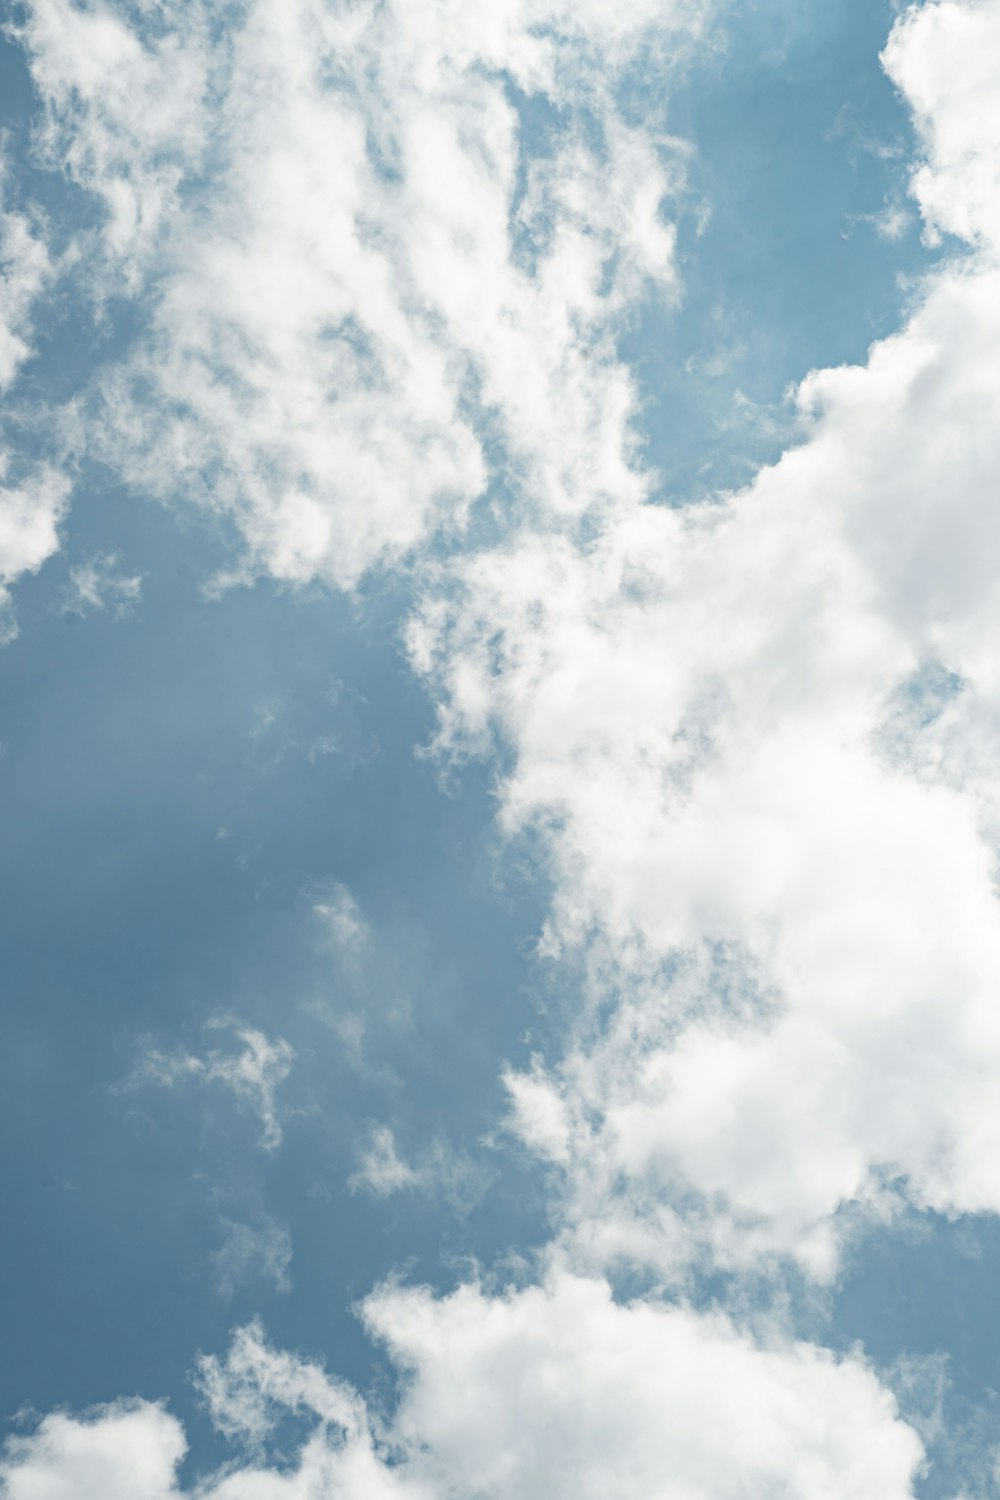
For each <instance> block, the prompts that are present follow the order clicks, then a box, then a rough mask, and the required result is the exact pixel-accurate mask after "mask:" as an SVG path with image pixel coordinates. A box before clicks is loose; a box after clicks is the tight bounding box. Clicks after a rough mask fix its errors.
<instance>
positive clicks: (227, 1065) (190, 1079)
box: [119, 1020, 295, 1153]
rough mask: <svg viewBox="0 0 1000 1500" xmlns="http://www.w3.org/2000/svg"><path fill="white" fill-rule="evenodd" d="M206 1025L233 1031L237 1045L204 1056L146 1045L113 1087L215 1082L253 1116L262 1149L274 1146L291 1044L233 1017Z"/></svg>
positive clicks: (129, 1088) (279, 1138)
mask: <svg viewBox="0 0 1000 1500" xmlns="http://www.w3.org/2000/svg"><path fill="white" fill-rule="evenodd" d="M212 1027H213V1029H215V1030H218V1029H220V1028H223V1029H231V1030H233V1031H234V1032H235V1040H236V1042H237V1043H239V1044H240V1045H239V1046H238V1047H236V1048H235V1049H232V1050H227V1049H225V1048H223V1047H212V1048H209V1049H208V1051H207V1052H206V1053H205V1054H204V1056H200V1055H199V1054H197V1053H195V1052H188V1051H185V1050H184V1049H183V1048H180V1049H177V1050H176V1051H173V1052H163V1051H160V1050H159V1049H158V1048H155V1047H153V1048H150V1049H149V1050H148V1051H146V1053H145V1054H144V1055H143V1057H142V1058H141V1059H140V1061H139V1062H138V1063H137V1064H136V1066H135V1067H134V1068H133V1070H132V1072H131V1073H130V1074H129V1076H128V1078H127V1079H126V1080H125V1082H124V1083H123V1084H121V1085H119V1089H120V1090H121V1091H128V1092H132V1091H134V1090H137V1089H141V1088H144V1087H149V1086H151V1085H153V1086H157V1085H158V1086H159V1087H161V1088H170V1089H173V1088H178V1087H182V1086H183V1085H185V1084H189V1083H190V1084H196V1085H200V1086H202V1087H209V1086H212V1085H217V1086H219V1087H222V1088H224V1089H226V1090H228V1092H229V1093H230V1094H232V1096H233V1098H234V1099H235V1101H236V1104H237V1106H238V1108H240V1109H241V1110H243V1111H245V1112H247V1113H249V1114H251V1115H253V1116H255V1117H256V1119H257V1121H258V1123H259V1125H260V1145H261V1147H262V1149H263V1150H264V1151H267V1152H269V1153H270V1152H274V1151H277V1149H278V1147H279V1146H280V1145H281V1142H282V1140H283V1138H284V1130H283V1125H282V1120H281V1111H280V1108H279V1105H278V1100H277V1092H278V1089H279V1088H280V1086H281V1085H282V1084H283V1083H284V1081H285V1079H286V1078H287V1077H288V1075H289V1073H290V1072H291V1070H292V1064H293V1063H294V1061H295V1050H294V1048H293V1047H292V1046H291V1045H290V1043H288V1042H286V1041H285V1039H284V1038H283V1037H276V1038H275V1039H274V1041H271V1040H270V1039H269V1038H268V1037H266V1036H265V1035H264V1033H263V1032H262V1031H258V1030H257V1028H256V1027H254V1026H245V1025H243V1024H242V1023H240V1022H238V1021H234V1020H217V1021H215V1022H213V1023H212Z"/></svg>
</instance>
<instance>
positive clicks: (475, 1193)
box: [348, 1124, 488, 1210]
mask: <svg viewBox="0 0 1000 1500" xmlns="http://www.w3.org/2000/svg"><path fill="white" fill-rule="evenodd" d="M487 1184H488V1178H487V1175H486V1174H485V1172H484V1171H483V1169H482V1168H481V1167H479V1166H477V1165H476V1163H475V1162H474V1161H472V1159H471V1158H470V1157H468V1156H466V1155H465V1154H464V1153H463V1152H460V1151H457V1150H456V1149H455V1148H454V1147H453V1146H450V1145H449V1144H448V1143H447V1142H446V1141H443V1140H435V1141H433V1142H432V1143H431V1144H430V1145H429V1146H427V1147H425V1148H423V1149H422V1150H421V1151H419V1152H418V1153H417V1154H416V1156H414V1157H412V1158H411V1159H410V1160H407V1159H406V1158H405V1157H402V1156H400V1154H399V1150H398V1147H397V1145H396V1137H395V1134H394V1132H393V1130H392V1128H391V1127H390V1126H389V1125H375V1124H373V1125H372V1126H371V1127H370V1128H369V1131H368V1139H367V1143H366V1145H365V1146H364V1148H363V1149H362V1151H361V1152H360V1153H359V1155H358V1162H357V1166H356V1167H355V1169H354V1171H353V1172H352V1173H351V1176H350V1178H349V1179H348V1186H349V1187H350V1189H351V1191H352V1192H354V1193H357V1192H365V1193H370V1194H371V1195H372V1196H373V1197H375V1198H389V1197H391V1196H392V1195H393V1194H394V1193H400V1192H406V1193H420V1194H423V1195H426V1196H428V1197H436V1198H443V1199H444V1200H445V1201H446V1202H448V1203H450V1204H452V1205H453V1206H454V1207H455V1208H457V1209H460V1210H463V1209H468V1208H471V1207H472V1205H473V1204H474V1203H475V1202H477V1201H478V1199H480V1198H481V1197H482V1195H483V1192H484V1190H485V1188H486V1186H487Z"/></svg>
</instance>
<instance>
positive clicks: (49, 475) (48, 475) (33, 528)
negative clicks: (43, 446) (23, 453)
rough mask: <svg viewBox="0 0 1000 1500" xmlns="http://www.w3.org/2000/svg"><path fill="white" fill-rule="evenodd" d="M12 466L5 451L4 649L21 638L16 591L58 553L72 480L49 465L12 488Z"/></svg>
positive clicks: (0, 623)
mask: <svg viewBox="0 0 1000 1500" xmlns="http://www.w3.org/2000/svg"><path fill="white" fill-rule="evenodd" d="M10 462H11V454H10V453H7V452H4V451H2V450H0V644H6V643H7V642H8V641H11V640H13V639H14V637H15V636H16V635H17V621H16V619H15V617H14V612H13V605H12V600H11V586H12V584H14V583H16V581H17V580H18V579H19V578H20V577H21V576H22V575H23V574H24V573H37V572H38V570H39V568H40V567H41V566H42V564H43V563H44V562H45V561H46V560H47V559H48V558H50V557H51V556H52V555H53V553H55V552H58V550H59V522H60V521H61V520H62V518H63V516H64V515H65V513H66V506H67V501H68V498H69V492H70V483H69V480H68V479H67V478H66V477H65V475H64V474H61V473H60V472H59V471H58V470H57V469H55V468H53V467H52V466H51V465H49V464H39V465H36V466H34V467H33V468H29V469H28V471H27V473H26V474H25V475H24V477H22V478H20V479H19V480H17V481H13V482H10V483H7V482H5V480H6V475H7V472H8V468H9V466H10Z"/></svg>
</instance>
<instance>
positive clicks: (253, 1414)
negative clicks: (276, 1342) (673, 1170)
mask: <svg viewBox="0 0 1000 1500" xmlns="http://www.w3.org/2000/svg"><path fill="white" fill-rule="evenodd" d="M365 1317H366V1321H367V1323H368V1326H369V1328H370V1329H371V1331H372V1332H373V1333H374V1334H375V1335H376V1336H378V1337H379V1338H380V1339H382V1340H384V1341H385V1342H386V1344H387V1345H388V1348H389V1350H390V1353H391V1354H392V1357H393V1359H394V1360H395V1361H396V1363H397V1364H398V1366H399V1367H400V1368H401V1370H402V1371H403V1372H404V1374H403V1395H402V1402H401V1405H400V1407H399V1409H398V1411H397V1413H396V1415H395V1416H394V1418H393V1419H392V1421H391V1422H390V1423H389V1424H388V1425H387V1426H386V1425H384V1424H381V1423H375V1422H373V1421H372V1419H371V1418H370V1417H369V1414H368V1413H367V1411H366V1409H365V1406H364V1404H363V1403H362V1401H361V1400H360V1399H359V1397H358V1396H357V1394H356V1393H355V1392H354V1391H352V1390H351V1389H350V1388H349V1387H346V1386H344V1385H342V1384H341V1383H339V1382H336V1381H334V1380H331V1379H330V1378H329V1377H328V1376H326V1374H325V1373H324V1372H323V1370H322V1369H321V1368H320V1367H319V1366H317V1365H314V1364H310V1363H307V1362H305V1361H302V1360H299V1359H296V1358H295V1357H293V1356H290V1355H288V1354H283V1353H281V1352H279V1351H276V1350H273V1349H271V1348H270V1347H269V1346H268V1345H267V1344H266V1343H265V1341H264V1339H263V1336H262V1333H261V1330H260V1328H259V1327H257V1326H256V1325H251V1326H250V1327H248V1328H246V1329H244V1330H242V1331H241V1332H240V1333H238V1334H237V1336H236V1338H235V1340H234V1343H233V1347H232V1349H231V1351H230V1353H229V1355H228V1357H227V1359H226V1360H224V1361H220V1360H217V1359H213V1358H208V1359H203V1360H202V1361H201V1367H200V1381H201V1386H202V1390H203V1392H204V1394H205V1397H206V1399H207V1401H208V1404H209V1408H210V1410H211V1412H212V1415H213V1418H214V1420H215V1422H216V1424H217V1425H218V1426H219V1428H220V1429H221V1430H222V1431H223V1432H225V1433H227V1434H228V1435H229V1436H230V1437H231V1438H234V1439H239V1440H242V1441H243V1442H244V1443H248V1444H249V1445H250V1446H251V1447H252V1448H256V1449H257V1450H258V1451H260V1452H263V1451H265V1448H266V1440H267V1437H268V1435H269V1433H270V1431H271V1430H272V1428H273V1426H274V1423H275V1421H276V1419H277V1418H278V1417H279V1416H280V1415H281V1414H282V1412H285V1411H289V1410H292V1411H295V1412H298V1413H299V1414H300V1415H302V1416H311V1417H312V1419H313V1424H314V1425H313V1430H312V1432H311V1434H310V1436H309V1437H308V1438H307V1439H306V1441H305V1442H304V1444H303V1447H302V1448H301V1450H300V1452H299V1454H298V1458H297V1463H296V1465H295V1466H294V1467H291V1468H289V1467H288V1466H287V1465H286V1466H284V1467H283V1469H282V1470H280V1471H279V1470H278V1469H277V1468H273V1469H272V1468H269V1467H268V1465H267V1462H266V1460H264V1459H259V1460H257V1461H256V1462H252V1463H251V1464H249V1465H247V1466H245V1467H239V1468H237V1469H236V1470H235V1471H230V1472H228V1473H226V1474H225V1475H224V1476H223V1477H220V1478H218V1479H216V1480H215V1481H212V1480H209V1481H207V1482H206V1483H205V1484H204V1485H203V1486H202V1487H200V1488H199V1490H198V1494H199V1495H200V1496H202V1497H204V1500H236V1497H239V1500H249V1497H251V1496H252V1497H254V1500H272V1497H273V1500H279V1497H281V1500H284V1497H289V1500H290V1497H291V1496H292V1495H305V1494H310V1495H313V1494H315V1495H320V1494H322V1495H334V1494H335V1495H338V1496H342V1497H343V1500H373V1497H385V1500H389V1497H398V1500H447V1497H449V1496H456V1495H467V1494H475V1495H478V1496H482V1497H483V1500H536V1497H538V1500H540V1497H542V1496H548V1495H552V1494H557V1495H563V1494H565V1495H569V1494H572V1495H573V1496H575V1497H578V1500H591V1497H593V1500H737V1497H739V1500H771V1497H773V1496H774V1495H776V1494H781V1495H785V1496H787V1497H788V1500H867V1497H870V1500H908V1497H910V1496H911V1495H912V1490H911V1479H912V1476H913V1474H914V1471H915V1469H916V1468H917V1466H918V1464H919V1462H920V1458H921V1451H922V1450H921V1446H920V1442H919V1439H918V1438H917V1437H916V1434H915V1433H914V1432H913V1431H912V1430H911V1429H910V1428H908V1427H906V1426H905V1425H904V1424H903V1423H902V1422H901V1421H900V1420H899V1418H898V1415H897V1413H896V1409H895V1405H894V1402H893V1399H892V1397H891V1395H890V1394H889V1393H888V1391H886V1390H885V1389H883V1388H882V1387H880V1386H879V1384H878V1382H877V1381H876V1379H875V1377H874V1376H873V1375H872V1373H871V1372H870V1371H869V1370H868V1369H867V1368H866V1367H865V1366H864V1364H862V1363H861V1362H860V1361H859V1360H858V1359H857V1358H856V1357H851V1358H848V1359H844V1360H840V1361H837V1360H835V1359H834V1358H833V1356H831V1355H830V1354H828V1353H826V1352H825V1351H821V1350H818V1349H815V1348H813V1347H811V1346H809V1345H804V1344H796V1343H792V1342H789V1341H788V1340H787V1339H785V1338H783V1337H782V1336H780V1335H779V1334H774V1335H773V1337H772V1338H771V1339H770V1340H769V1342H768V1343H767V1344H766V1345H765V1346H761V1345H758V1344H755V1343H754V1342H753V1341H752V1340H750V1339H749V1338H748V1337H747V1336H746V1335H745V1334H743V1333H741V1332H740V1331H739V1330H738V1329H737V1328H735V1327H734V1326H733V1325H732V1324H731V1323H729V1322H728V1321H727V1320H726V1319H725V1318H723V1317H721V1316H718V1315H716V1316H705V1315H699V1314H697V1313H693V1312H691V1311H689V1310H688V1309H686V1308H683V1307H669V1306H660V1305H652V1304H649V1303H635V1304H630V1305H622V1304H618V1303H615V1302H614V1301H613V1299H612V1297H611V1294H610V1291H609V1289H608V1287H607V1285H606V1284H605V1283H603V1282H601V1281H593V1280H583V1279H579V1278H576V1277H571V1276H566V1275H558V1276H555V1277H554V1278H553V1279H552V1280H551V1281H550V1283H549V1284H548V1285H546V1286H544V1287H535V1288H532V1289H530V1290H527V1291H524V1292H510V1293H508V1294H506V1295H502V1296H499V1295H492V1296H491V1295H487V1294H486V1293H484V1292H483V1291H482V1290H481V1289H479V1288H477V1287H475V1286H465V1287H463V1288H461V1289H460V1290H459V1291H458V1292H456V1293H454V1294H453V1295H452V1296H451V1297H448V1298H445V1299H444V1300H438V1299H435V1298H434V1297H433V1296H432V1295H431V1294H430V1293H429V1292H426V1291H419V1290H416V1291H400V1290H399V1289H396V1288H386V1289H384V1290H382V1291H379V1292H377V1293H376V1294H375V1295H374V1296H372V1297H371V1298H369V1300H368V1302H367V1303H366V1306H365ZM720 1413H724V1414H725V1416H724V1420H721V1419H720ZM139 1445H141V1452H140V1453H138V1454H137V1451H136V1450H137V1446H139ZM183 1448H184V1442H183V1437H182V1435H181V1432H180V1429H179V1427H178V1424H177V1423H176V1422H174V1421H172V1420H171V1418H169V1417H168V1416H167V1415H165V1414H164V1413H163V1412H162V1411H161V1410H159V1409H158V1408H155V1407H149V1406H136V1407H134V1408H131V1409H129V1408H124V1409H123V1408H120V1407H119V1408H109V1409H106V1410H105V1411H103V1412H100V1413H98V1414H97V1415H96V1417H94V1418H92V1419H91V1420H89V1421H74V1420H73V1419H71V1418H68V1417H61V1416H60V1417H50V1418H48V1419H47V1420H46V1422H45V1423H43V1424H42V1426H41V1427H40V1428H39V1429H38V1431H37V1432H36V1433H34V1434H32V1435H31V1436H28V1437H26V1438H23V1439H21V1440H20V1441H19V1442H18V1443H17V1444H16V1445H15V1446H14V1448H13V1449H12V1450H11V1452H10V1455H9V1457H8V1459H7V1462H6V1464H5V1465H4V1466H3V1467H0V1478H2V1479H3V1480H4V1481H5V1483H6V1485H7V1493H8V1494H9V1495H10V1497H11V1500H28V1497H30V1500H62V1497H63V1496H64V1495H65V1496H69V1495H70V1494H71V1493H72V1494H73V1495H74V1497H75V1500H76V1497H79V1496H89V1495H90V1494H91V1490H88V1489H86V1488H85V1486H83V1485H81V1484H80V1483H79V1480H80V1478H81V1477H82V1478H83V1479H85V1480H87V1481H89V1479H90V1474H91V1473H93V1475H94V1480H93V1483H98V1482H99V1483H101V1484H103V1485H104V1486H105V1488H104V1489H103V1490H102V1491H101V1492H100V1493H101V1494H102V1496H112V1497H113V1496H117V1495H118V1494H121V1495H123V1496H124V1495H125V1494H130V1495H140V1496H142V1497H143V1500H146V1497H148V1500H160V1497H161V1496H162V1497H163V1500H168V1497H173V1496H176V1495H178V1494H179V1491H178V1490H177V1488H176V1487H175V1484H174V1483H173V1482H172V1475H173V1470H174V1466H175V1465H176V1463H177V1461H178V1459H179V1457H180V1455H181V1453H182V1452H183ZM131 1465H135V1468H134V1469H133V1468H131V1467H130V1466H131ZM74 1480H77V1481H78V1482H77V1487H76V1488H73V1485H74ZM130 1482H132V1488H131V1489H129V1488H128V1485H129V1483H130ZM142 1482H145V1483H146V1488H145V1489H141V1488H140V1487H139V1486H140V1484H141V1483H142ZM93 1493H94V1494H95V1496H96V1494H97V1493H98V1492H97V1490H94V1491H93Z"/></svg>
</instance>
